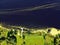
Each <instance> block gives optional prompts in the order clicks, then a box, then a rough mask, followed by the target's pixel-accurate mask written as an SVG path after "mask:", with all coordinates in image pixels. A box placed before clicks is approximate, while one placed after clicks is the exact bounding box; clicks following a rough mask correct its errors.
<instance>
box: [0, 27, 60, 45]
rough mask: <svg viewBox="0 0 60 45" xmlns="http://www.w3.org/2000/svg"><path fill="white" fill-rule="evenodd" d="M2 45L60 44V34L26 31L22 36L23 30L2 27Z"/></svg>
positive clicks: (0, 28)
mask: <svg viewBox="0 0 60 45" xmlns="http://www.w3.org/2000/svg"><path fill="white" fill-rule="evenodd" d="M18 33H19V35H18ZM0 45H60V35H57V36H55V37H54V36H52V35H51V34H49V33H47V34H46V33H44V32H37V33H31V32H28V31H26V32H23V34H22V36H21V30H16V29H14V30H13V29H7V28H4V27H0Z"/></svg>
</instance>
